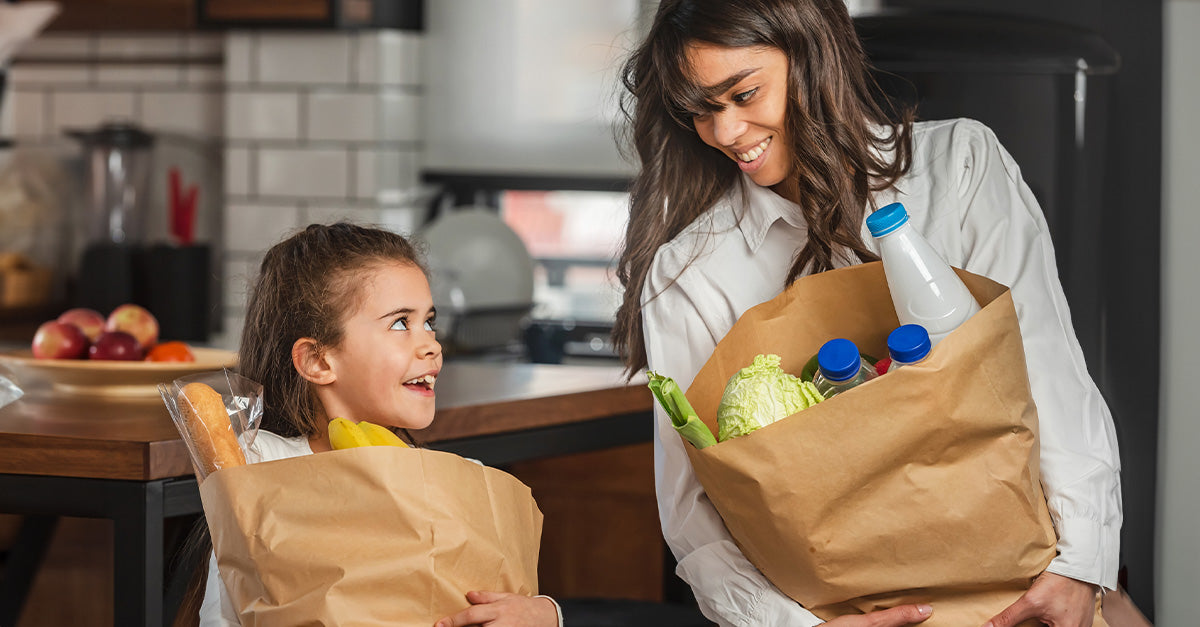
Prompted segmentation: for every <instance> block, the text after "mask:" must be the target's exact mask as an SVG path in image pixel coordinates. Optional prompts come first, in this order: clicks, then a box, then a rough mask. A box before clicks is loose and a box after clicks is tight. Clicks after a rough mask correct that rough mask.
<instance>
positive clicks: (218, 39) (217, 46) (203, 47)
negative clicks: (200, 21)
mask: <svg viewBox="0 0 1200 627" xmlns="http://www.w3.org/2000/svg"><path fill="white" fill-rule="evenodd" d="M183 49H184V53H185V54H187V55H188V56H189V57H216V56H221V55H223V54H224V53H225V35H223V34H220V33H188V34H187V39H186V40H185V41H184V44H183Z"/></svg>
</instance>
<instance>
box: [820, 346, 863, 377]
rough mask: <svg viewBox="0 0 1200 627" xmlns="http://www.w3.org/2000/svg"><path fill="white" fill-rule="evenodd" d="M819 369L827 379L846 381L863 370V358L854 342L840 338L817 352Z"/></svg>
mask: <svg viewBox="0 0 1200 627" xmlns="http://www.w3.org/2000/svg"><path fill="white" fill-rule="evenodd" d="M817 367H818V368H820V369H821V376H823V377H825V378H826V379H829V380H830V381H845V380H847V379H849V378H850V377H853V376H854V375H856V374H858V370H859V368H862V356H860V355H859V354H858V347H857V346H855V345H854V342H851V341H850V340H847V339H843V338H840V337H839V338H837V339H835V340H829V341H828V342H825V344H823V345H822V346H821V350H819V351H817Z"/></svg>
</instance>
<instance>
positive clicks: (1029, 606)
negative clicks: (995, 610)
mask: <svg viewBox="0 0 1200 627" xmlns="http://www.w3.org/2000/svg"><path fill="white" fill-rule="evenodd" d="M1040 614H1041V612H1039V611H1038V608H1037V607H1036V606H1035V605H1034V604H1033V603H1031V602H1030V601H1029V598H1028V596H1026V595H1022V596H1021V598H1019V599H1017V602H1016V603H1013V604H1012V605H1010V606H1008V607H1006V608H1004V611H1002V612H1000V613H999V614H997V615H995V616H993V617H992V620H990V621H988V622H987V624H985V625H984V626H983V627H1013V626H1014V625H1019V624H1021V621H1025V620H1029V619H1031V618H1034V617H1036V616H1039V615H1040Z"/></svg>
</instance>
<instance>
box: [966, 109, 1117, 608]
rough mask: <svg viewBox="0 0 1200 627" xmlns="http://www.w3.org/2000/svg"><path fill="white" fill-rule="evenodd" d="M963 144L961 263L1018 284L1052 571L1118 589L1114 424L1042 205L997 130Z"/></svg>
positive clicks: (977, 131)
mask: <svg viewBox="0 0 1200 627" xmlns="http://www.w3.org/2000/svg"><path fill="white" fill-rule="evenodd" d="M963 135H964V137H963V138H962V139H961V140H959V139H958V138H956V140H955V142H954V148H953V154H955V157H956V158H955V159H954V160H953V161H954V165H955V167H956V168H959V167H961V169H958V170H957V175H958V176H960V177H961V179H960V181H959V185H958V189H959V192H960V193H961V200H962V201H963V203H962V205H961V206H962V208H963V209H962V213H961V215H960V216H959V217H960V219H961V220H962V234H963V240H962V242H963V247H962V250H961V251H959V253H960V254H961V255H962V257H963V259H962V262H963V263H962V265H963V267H964V268H965V269H966V270H969V271H971V272H974V273H976V274H982V275H984V276H987V277H990V278H992V279H993V280H996V281H999V282H1000V283H1003V284H1005V285H1008V286H1010V288H1011V291H1012V296H1013V301H1014V303H1015V305H1016V311H1017V318H1018V320H1019V322H1020V326H1021V336H1022V339H1023V341H1024V345H1025V356H1026V361H1027V365H1028V371H1029V383H1030V388H1031V390H1032V393H1033V399H1034V403H1035V404H1036V406H1037V410H1038V423H1039V429H1040V437H1041V473H1042V485H1043V489H1044V491H1045V493H1046V501H1047V504H1048V506H1049V509H1050V515H1051V518H1052V519H1053V521H1054V526H1055V529H1056V531H1057V533H1058V556H1057V557H1056V558H1055V559H1054V560H1053V561H1052V562H1051V563H1050V565H1049V567H1048V568H1047V569H1046V570H1047V571H1049V572H1053V573H1056V574H1059V575H1063V576H1066V577H1070V578H1073V579H1078V580H1080V581H1085V582H1088V583H1092V584H1098V585H1101V586H1103V587H1105V588H1107V589H1110V590H1112V589H1115V588H1116V585H1117V568H1118V562H1119V550H1120V530H1121V521H1122V510H1121V480H1120V460H1119V458H1118V455H1117V440H1116V432H1115V428H1114V426H1113V421H1112V416H1111V414H1110V413H1109V409H1108V406H1107V404H1106V403H1105V401H1104V399H1103V398H1102V397H1101V395H1100V391H1099V389H1098V388H1097V387H1096V384H1095V383H1094V382H1093V380H1092V378H1091V376H1090V375H1089V374H1088V371H1087V366H1086V364H1085V362H1084V358H1083V351H1082V350H1081V349H1080V346H1079V341H1078V339H1077V338H1076V337H1075V331H1074V328H1073V327H1072V325H1071V316H1070V313H1069V311H1068V307H1067V301H1066V297H1065V295H1064V293H1063V288H1062V285H1061V283H1060V282H1059V278H1058V270H1057V266H1056V265H1055V259H1054V248H1053V245H1052V243H1051V238H1050V232H1049V229H1048V227H1047V225H1046V221H1045V217H1044V216H1043V214H1042V211H1041V208H1040V207H1039V206H1038V202H1037V199H1036V198H1035V197H1034V196H1033V193H1032V191H1031V190H1030V189H1029V187H1028V186H1027V185H1026V184H1025V182H1024V181H1023V180H1022V178H1021V173H1020V170H1019V168H1018V167H1017V165H1016V163H1015V161H1014V160H1013V158H1012V157H1011V156H1010V155H1009V154H1008V152H1007V151H1005V149H1004V148H1003V146H1001V145H1000V143H999V141H997V140H996V137H995V135H993V134H992V132H991V131H990V130H989V129H987V128H986V127H984V126H983V125H981V124H978V123H971V124H970V125H967V127H966V128H965V129H964V132H963Z"/></svg>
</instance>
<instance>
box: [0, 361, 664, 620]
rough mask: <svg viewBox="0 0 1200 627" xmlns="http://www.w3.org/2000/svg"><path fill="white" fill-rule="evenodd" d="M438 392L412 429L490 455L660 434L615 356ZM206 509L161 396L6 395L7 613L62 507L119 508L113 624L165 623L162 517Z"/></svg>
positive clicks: (509, 371)
mask: <svg viewBox="0 0 1200 627" xmlns="http://www.w3.org/2000/svg"><path fill="white" fill-rule="evenodd" d="M437 394H438V407H439V408H438V412H437V416H436V418H435V420H434V423H433V425H432V426H430V427H429V428H427V429H424V430H421V431H417V432H415V433H414V435H416V437H417V438H418V439H419V440H420V441H422V442H423V443H425V444H426V445H427V446H429V447H430V448H436V449H441V450H447V451H452V452H455V453H459V454H461V455H465V456H468V457H474V458H476V459H479V460H481V461H483V462H485V463H487V464H490V465H504V464H508V463H512V462H514V461H519V460H525V459H534V458H538V457H547V456H552V455H562V454H568V453H575V452H583V451H590V450H598V449H602V448H607V447H613V446H621V445H625V444H633V443H637V442H645V441H648V440H650V438H651V437H652V431H653V428H652V424H653V421H652V419H651V414H650V412H651V404H652V397H651V395H650V393H649V390H648V389H647V388H646V386H645V383H644V380H643V379H641V378H638V379H635V380H634V381H633V382H632V383H628V382H625V381H624V379H623V378H622V377H621V373H620V369H619V368H617V367H607V366H604V367H593V366H550V365H534V364H488V363H475V362H460V363H450V364H447V365H446V367H445V369H444V370H443V372H442V375H441V376H440V377H439V379H438V384H437ZM200 511H202V508H201V504H200V497H199V492H198V490H197V487H196V481H195V478H194V477H193V476H192V473H191V466H190V462H189V460H188V457H187V450H186V448H185V446H184V444H183V441H182V440H180V439H179V435H178V433H177V432H176V430H175V427H174V425H173V424H172V423H171V420H170V418H169V416H168V415H167V412H166V409H165V407H164V406H163V404H162V401H161V400H156V399H146V400H113V399H96V398H82V397H75V398H66V397H62V396H56V395H53V394H51V393H50V392H49V391H48V390H45V389H34V390H31V391H30V392H29V393H28V394H27V395H26V397H25V398H23V399H22V400H20V401H18V402H16V403H14V404H12V405H9V406H7V407H4V408H0V513H12V514H24V515H26V516H27V518H26V521H27V524H26V525H25V527H24V529H23V531H22V540H21V541H20V542H18V544H17V546H16V547H15V548H14V550H13V551H12V553H11V554H10V555H9V558H8V559H7V561H6V562H5V571H4V576H3V579H2V580H0V581H3V583H4V586H3V588H2V589H0V625H11V624H14V623H15V622H16V617H17V616H18V615H19V613H20V609H21V604H22V603H23V601H24V597H25V594H26V592H27V591H28V587H29V583H30V582H31V581H32V578H33V575H34V574H35V573H36V570H37V566H38V564H39V562H40V560H41V556H42V554H43V553H44V550H45V545H46V542H47V541H48V539H49V535H50V531H51V530H52V529H53V524H52V523H53V521H54V520H56V518H57V517H58V516H81V517H92V518H108V519H111V520H113V522H114V525H113V527H114V542H115V560H114V590H113V593H114V597H115V603H114V625H120V626H122V627H124V626H126V625H161V624H169V622H170V619H171V618H173V615H174V610H175V608H176V607H177V606H178V602H179V598H180V595H181V593H182V591H183V586H182V585H180V584H182V583H183V582H182V581H177V582H172V585H171V586H170V587H169V588H167V589H166V595H165V598H164V582H163V579H164V577H163V566H164V555H163V540H164V538H163V522H164V520H165V519H167V518H171V517H174V516H181V515H187V514H195V513H199V512H200ZM180 579H181V580H182V579H186V577H182V578H180Z"/></svg>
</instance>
